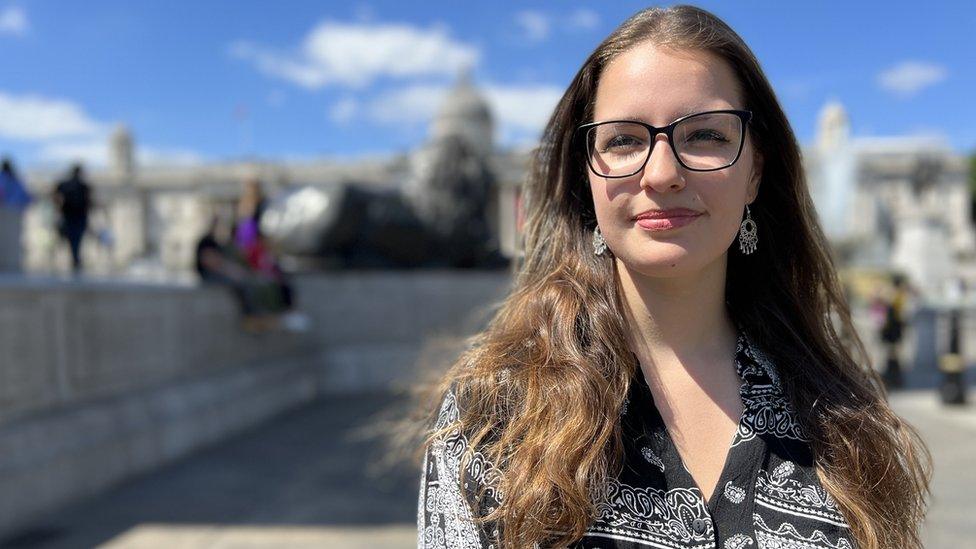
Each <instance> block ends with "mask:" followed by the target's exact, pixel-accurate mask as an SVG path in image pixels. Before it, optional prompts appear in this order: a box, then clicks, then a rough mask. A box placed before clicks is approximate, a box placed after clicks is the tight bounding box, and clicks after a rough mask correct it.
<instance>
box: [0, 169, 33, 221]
mask: <svg viewBox="0 0 976 549" xmlns="http://www.w3.org/2000/svg"><path fill="white" fill-rule="evenodd" d="M30 203H31V195H30V193H28V192H27V189H25V188H24V183H23V182H22V181H21V179H20V177H19V176H18V175H17V172H16V170H14V163H13V161H12V160H11V159H9V158H4V159H3V162H2V163H0V204H3V205H4V206H5V207H7V208H15V209H18V210H21V211H23V210H24V209H25V208H27V206H28V205H29V204H30Z"/></svg>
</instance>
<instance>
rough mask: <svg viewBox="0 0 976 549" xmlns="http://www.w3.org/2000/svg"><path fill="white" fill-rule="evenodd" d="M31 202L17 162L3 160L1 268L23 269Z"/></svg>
mask: <svg viewBox="0 0 976 549" xmlns="http://www.w3.org/2000/svg"><path fill="white" fill-rule="evenodd" d="M30 203H31V196H30V193H28V192H27V190H26V189H25V188H24V184H23V182H22V181H21V179H20V177H19V176H18V175H17V171H16V170H15V169H14V164H13V161H12V160H11V159H9V158H4V159H3V161H2V162H0V232H2V234H0V270H3V271H13V272H18V271H20V270H21V268H22V259H23V252H24V243H23V232H24V210H26V209H27V206H29V205H30Z"/></svg>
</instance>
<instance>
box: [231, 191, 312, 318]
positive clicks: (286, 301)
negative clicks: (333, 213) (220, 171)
mask: <svg viewBox="0 0 976 549" xmlns="http://www.w3.org/2000/svg"><path fill="white" fill-rule="evenodd" d="M267 202H268V200H267V197H266V196H265V194H264V190H263V189H262V187H261V182H260V180H258V179H257V178H253V177H252V178H248V179H246V180H245V181H244V185H243V191H242V193H241V197H240V200H239V201H238V203H237V224H236V227H235V229H234V243H235V245H236V246H237V248H238V249H239V250H240V251H241V253H242V254H243V256H244V258H245V259H246V261H247V264H248V266H249V267H250V268H251V270H252V271H253V272H254V273H255V274H256V275H257V276H259V277H261V279H263V280H267V281H270V282H271V283H272V284H273V285H274V288H275V290H276V292H275V295H274V296H273V297H272V298H271V299H272V302H271V303H270V308H271V310H272V311H273V312H274V313H277V314H278V318H277V320H278V321H279V322H280V323H281V325H282V327H284V328H286V329H290V330H295V331H304V330H307V329H308V326H309V319H308V317H307V316H306V315H305V314H303V313H301V312H299V311H298V310H296V308H295V299H294V290H293V286H292V284H291V281H290V280H289V278H288V276H287V274H286V273H285V272H284V270H282V268H281V265H280V263H279V262H278V258H277V257H276V254H275V253H274V250H273V249H272V247H271V245H270V243H269V241H268V239H267V238H266V237H265V235H264V234H263V232H262V230H261V217H262V216H263V214H264V210H265V208H266V206H267Z"/></svg>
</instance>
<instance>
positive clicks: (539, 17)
mask: <svg viewBox="0 0 976 549" xmlns="http://www.w3.org/2000/svg"><path fill="white" fill-rule="evenodd" d="M515 24H516V25H518V26H519V28H520V29H521V31H522V33H523V34H524V36H525V38H526V39H528V40H529V41H530V42H542V41H543V40H545V39H546V38H549V31H550V29H551V27H552V22H551V21H550V19H549V16H548V15H546V14H544V13H542V12H541V11H529V10H526V11H520V12H518V13H516V14H515Z"/></svg>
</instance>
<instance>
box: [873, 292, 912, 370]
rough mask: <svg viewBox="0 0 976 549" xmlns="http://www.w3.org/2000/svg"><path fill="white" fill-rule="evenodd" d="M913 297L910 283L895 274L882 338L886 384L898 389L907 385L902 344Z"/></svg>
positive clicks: (882, 326) (886, 301)
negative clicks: (902, 358) (902, 360)
mask: <svg viewBox="0 0 976 549" xmlns="http://www.w3.org/2000/svg"><path fill="white" fill-rule="evenodd" d="M910 295H911V292H910V290H909V286H908V281H907V279H906V278H905V277H904V276H903V275H899V274H895V275H892V277H891V288H890V291H889V293H888V297H887V298H886V299H884V301H883V304H884V322H883V323H882V324H881V330H880V336H881V341H882V343H883V344H884V347H885V370H884V375H883V378H884V381H885V384H886V385H887V386H888V387H890V388H892V389H897V388H900V387H902V386H904V384H905V380H904V374H903V369H902V366H901V358H900V356H901V342H902V340H903V339H904V335H905V315H906V309H907V307H908V299H909V297H910Z"/></svg>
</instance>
